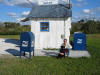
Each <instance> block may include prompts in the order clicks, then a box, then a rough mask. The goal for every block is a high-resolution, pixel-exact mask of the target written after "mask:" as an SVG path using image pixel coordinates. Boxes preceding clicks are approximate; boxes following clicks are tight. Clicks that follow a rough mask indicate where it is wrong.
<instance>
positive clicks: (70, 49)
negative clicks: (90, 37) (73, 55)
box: [67, 48, 71, 56]
mask: <svg viewBox="0 0 100 75" xmlns="http://www.w3.org/2000/svg"><path fill="white" fill-rule="evenodd" d="M70 50H71V49H70V48H68V53H67V56H69V54H70Z"/></svg>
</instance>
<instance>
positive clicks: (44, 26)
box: [40, 22, 49, 32]
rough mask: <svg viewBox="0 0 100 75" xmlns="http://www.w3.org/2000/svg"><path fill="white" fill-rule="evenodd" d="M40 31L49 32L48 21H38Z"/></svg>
mask: <svg viewBox="0 0 100 75" xmlns="http://www.w3.org/2000/svg"><path fill="white" fill-rule="evenodd" d="M40 31H46V32H49V22H40Z"/></svg>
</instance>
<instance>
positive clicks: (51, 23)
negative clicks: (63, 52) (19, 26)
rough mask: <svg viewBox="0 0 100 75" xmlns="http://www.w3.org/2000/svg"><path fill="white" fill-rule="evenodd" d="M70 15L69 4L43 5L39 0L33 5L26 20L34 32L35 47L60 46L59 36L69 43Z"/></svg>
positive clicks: (61, 40)
mask: <svg viewBox="0 0 100 75" xmlns="http://www.w3.org/2000/svg"><path fill="white" fill-rule="evenodd" d="M51 1H52V0H51ZM55 2H57V1H55ZM45 3H46V2H45ZM71 17H72V9H71V7H70V5H69V4H64V5H62V4H56V3H55V4H54V3H53V5H45V4H44V5H43V3H42V2H40V5H39V6H36V7H33V8H32V10H31V12H30V14H29V15H28V17H27V18H26V20H30V22H31V31H32V32H33V33H34V34H35V48H36V49H43V48H60V46H61V44H62V42H63V39H62V38H61V37H64V38H67V40H68V43H69V37H70V29H71ZM26 20H24V21H26Z"/></svg>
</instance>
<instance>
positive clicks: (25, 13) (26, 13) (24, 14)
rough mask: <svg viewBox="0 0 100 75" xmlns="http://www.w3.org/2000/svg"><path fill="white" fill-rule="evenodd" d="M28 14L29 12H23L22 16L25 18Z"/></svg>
mask: <svg viewBox="0 0 100 75" xmlns="http://www.w3.org/2000/svg"><path fill="white" fill-rule="evenodd" d="M29 13H30V11H24V12H23V13H22V16H24V17H26V16H27V15H28V14H29Z"/></svg>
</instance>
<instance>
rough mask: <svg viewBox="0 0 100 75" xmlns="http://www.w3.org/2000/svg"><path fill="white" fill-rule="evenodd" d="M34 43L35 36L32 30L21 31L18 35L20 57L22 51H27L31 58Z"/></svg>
mask: <svg viewBox="0 0 100 75" xmlns="http://www.w3.org/2000/svg"><path fill="white" fill-rule="evenodd" d="M34 44H35V36H34V34H33V33H32V32H23V33H22V34H21V36H20V57H21V55H22V52H24V53H25V52H29V57H30V58H31V52H32V51H33V55H34Z"/></svg>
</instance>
